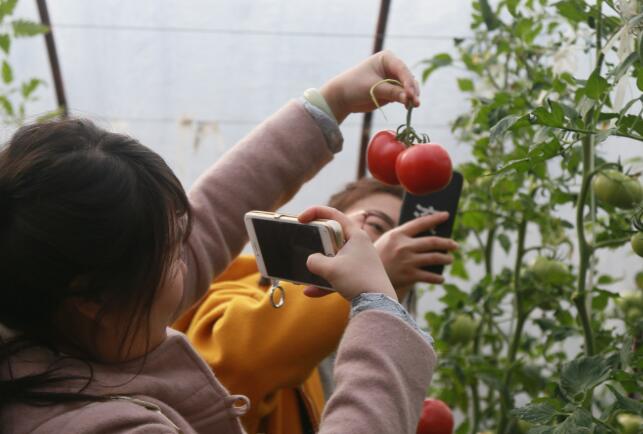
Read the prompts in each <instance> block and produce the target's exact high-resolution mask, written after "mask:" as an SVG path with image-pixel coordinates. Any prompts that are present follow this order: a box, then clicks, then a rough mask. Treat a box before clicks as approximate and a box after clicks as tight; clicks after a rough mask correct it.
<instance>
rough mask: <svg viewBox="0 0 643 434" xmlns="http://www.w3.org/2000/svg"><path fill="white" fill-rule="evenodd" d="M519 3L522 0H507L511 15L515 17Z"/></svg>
mask: <svg viewBox="0 0 643 434" xmlns="http://www.w3.org/2000/svg"><path fill="white" fill-rule="evenodd" d="M518 3H520V0H507V10H508V11H509V13H510V14H511V15H513V16H514V17H515V16H516V12H517V10H516V9H517V8H518Z"/></svg>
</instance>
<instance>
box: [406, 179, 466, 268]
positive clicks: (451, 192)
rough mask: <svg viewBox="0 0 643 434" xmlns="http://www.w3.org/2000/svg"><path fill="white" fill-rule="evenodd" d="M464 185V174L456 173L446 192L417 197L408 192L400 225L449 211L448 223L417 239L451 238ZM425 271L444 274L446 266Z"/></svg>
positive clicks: (418, 235) (433, 266)
mask: <svg viewBox="0 0 643 434" xmlns="http://www.w3.org/2000/svg"><path fill="white" fill-rule="evenodd" d="M462 183H463V178H462V174H461V173H459V172H456V171H454V172H453V177H452V178H451V182H450V183H449V185H447V186H446V188H445V189H444V190H440V191H437V192H435V193H429V194H426V195H423V196H417V195H414V194H411V193H408V192H407V193H404V199H403V201H402V211H401V212H400V224H403V223H406V222H408V221H409V220H413V219H415V218H418V217H422V216H425V215H428V214H433V213H436V212H439V211H448V212H449V219H448V220H447V221H445V222H444V223H442V224H441V225H439V226H437V227H436V228H435V229H434V230H432V231H427V232H422V233H420V234H417V235H416V237H427V236H438V237H443V238H449V237H450V236H451V232H452V231H453V223H454V222H455V215H456V212H457V210H458V202H459V201H460V193H462ZM424 270H426V271H429V272H431V273H436V274H442V272H443V271H444V265H430V266H427V267H424Z"/></svg>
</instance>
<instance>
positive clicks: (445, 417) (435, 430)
mask: <svg viewBox="0 0 643 434" xmlns="http://www.w3.org/2000/svg"><path fill="white" fill-rule="evenodd" d="M452 432H453V413H452V412H451V409H450V408H449V406H447V405H446V404H445V403H444V402H442V401H440V400H439V399H431V398H427V399H425V400H424V403H423V404H422V413H421V415H420V421H419V422H418V427H417V434H451V433H452Z"/></svg>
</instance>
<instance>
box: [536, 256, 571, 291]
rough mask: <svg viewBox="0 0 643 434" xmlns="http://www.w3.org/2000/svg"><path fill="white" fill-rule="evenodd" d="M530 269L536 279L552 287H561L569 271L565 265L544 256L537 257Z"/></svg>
mask: <svg viewBox="0 0 643 434" xmlns="http://www.w3.org/2000/svg"><path fill="white" fill-rule="evenodd" d="M530 269H531V272H532V273H533V274H534V276H535V277H536V279H538V280H540V281H543V282H549V283H551V284H553V285H562V284H563V283H565V282H566V281H567V279H568V278H569V271H568V270H567V267H566V266H565V264H563V263H562V262H560V261H556V260H554V259H549V258H546V257H544V256H538V257H537V258H536V259H535V260H534V262H533V263H532V264H531V267H530Z"/></svg>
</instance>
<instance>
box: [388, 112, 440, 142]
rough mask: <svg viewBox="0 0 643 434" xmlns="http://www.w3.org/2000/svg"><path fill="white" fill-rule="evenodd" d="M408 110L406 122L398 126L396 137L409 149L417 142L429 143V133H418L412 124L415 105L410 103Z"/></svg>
mask: <svg viewBox="0 0 643 434" xmlns="http://www.w3.org/2000/svg"><path fill="white" fill-rule="evenodd" d="M406 110H407V111H406V123H405V124H402V125H400V126H399V127H397V130H396V131H395V138H396V139H397V140H398V141H399V142H401V143H403V144H404V146H406V148H407V149H408V148H410V147H411V146H413V145H414V144H416V143H429V142H430V141H431V138H430V137H429V135H428V134H418V133H417V132H416V131H415V129H414V128H413V127H412V126H411V113H412V112H413V106H412V105H409V106H408V107H407V109H406Z"/></svg>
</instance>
